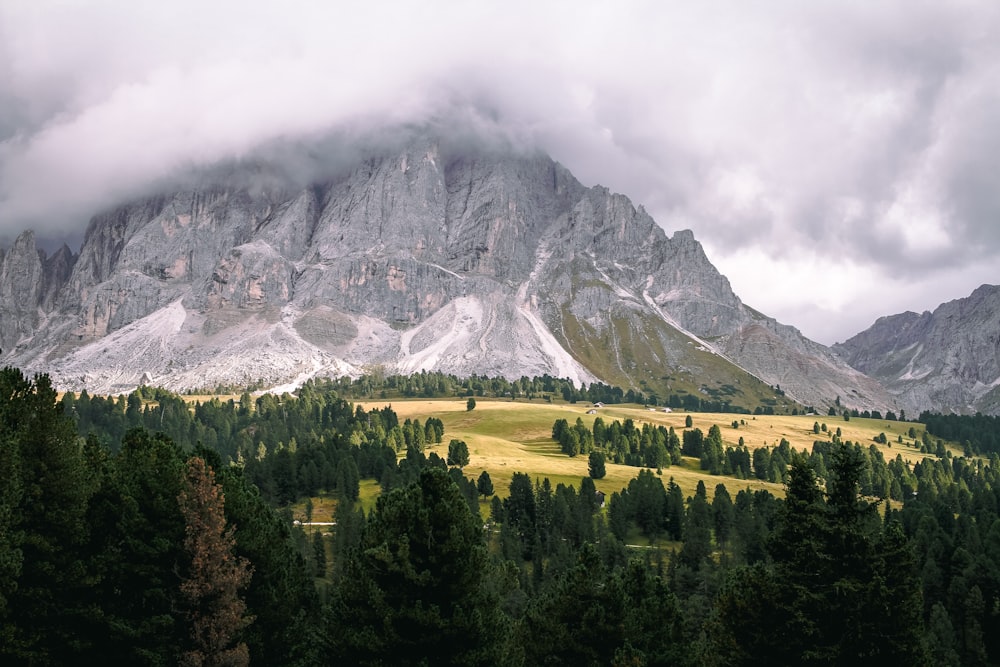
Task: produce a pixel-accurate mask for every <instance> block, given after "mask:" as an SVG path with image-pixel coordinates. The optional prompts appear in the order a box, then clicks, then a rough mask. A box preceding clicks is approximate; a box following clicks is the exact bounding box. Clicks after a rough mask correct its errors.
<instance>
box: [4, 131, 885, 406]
mask: <svg viewBox="0 0 1000 667" xmlns="http://www.w3.org/2000/svg"><path fill="white" fill-rule="evenodd" d="M442 145H444V149H442ZM29 241H31V242H29ZM18 243H20V245H18ZM18 243H15V246H16V250H15V248H14V247H12V248H11V250H9V251H8V252H7V253H5V254H4V255H2V256H0V270H2V271H3V273H0V276H3V277H2V279H0V289H6V290H7V291H6V292H0V294H7V295H8V296H9V298H5V299H3V300H2V303H0V309H6V310H0V312H2V313H4V314H6V313H7V312H10V313H11V314H12V315H15V316H16V317H12V318H10V319H9V320H8V318H7V317H4V318H3V320H2V321H0V342H2V343H3V345H2V346H0V347H2V349H3V356H2V361H3V362H4V363H15V364H17V365H20V366H22V367H24V368H27V369H29V370H32V371H45V372H49V373H50V374H51V375H52V376H53V379H54V380H55V381H56V383H57V384H58V385H59V386H63V387H65V388H73V389H80V388H83V387H87V388H88V389H89V390H90V391H120V390H126V389H128V388H130V387H131V386H134V385H136V384H138V383H139V382H140V381H141V379H142V378H143V377H151V378H152V379H153V380H154V381H156V382H159V383H163V384H165V385H166V386H168V387H169V388H173V389H185V388H196V387H206V386H211V385H214V384H237V385H239V384H242V385H249V384H258V383H263V384H264V385H265V386H284V385H289V383H292V384H294V382H296V381H301V379H303V378H306V377H310V376H311V375H315V374H335V373H337V374H339V373H360V372H363V371H364V370H365V369H366V368H376V367H381V368H386V369H390V370H393V369H394V370H399V371H400V372H407V371H415V370H421V369H424V370H443V371H446V372H454V373H455V374H458V375H463V374H464V375H468V374H471V373H476V374H493V375H505V376H513V377H519V376H521V375H533V374H536V375H542V374H546V373H548V374H552V375H558V376H560V377H569V378H570V379H573V380H574V381H575V382H577V383H582V382H593V381H596V380H598V379H600V380H603V381H606V382H609V383H613V384H620V385H623V386H631V387H635V388H642V389H644V390H645V391H647V392H650V393H656V394H659V395H660V396H663V397H665V396H666V394H667V393H668V392H670V391H671V390H677V391H700V392H702V393H703V394H704V395H708V396H723V397H725V396H729V397H737V396H740V395H744V394H746V396H747V397H750V396H751V395H752V396H753V400H758V399H760V398H761V397H762V396H765V395H768V394H769V395H771V396H773V395H774V392H773V391H771V390H770V388H769V385H779V384H780V385H781V387H782V389H783V390H784V392H785V393H787V395H788V397H789V398H792V399H795V400H798V401H800V402H801V403H803V404H807V405H816V406H825V405H828V404H830V403H831V402H832V401H833V399H834V397H835V396H841V400H842V401H844V402H845V404H846V405H857V406H858V407H861V408H876V409H883V410H884V409H889V408H891V407H893V401H894V399H893V397H892V396H890V395H889V394H888V393H886V392H885V391H884V390H883V389H882V388H881V387H880V386H879V385H878V384H877V383H876V382H874V381H872V380H870V379H869V378H867V377H865V376H864V375H862V374H861V373H858V372H857V371H856V370H854V369H852V368H850V367H849V366H847V365H846V364H844V363H843V362H841V361H840V360H839V359H838V358H837V357H836V356H835V355H833V354H832V353H831V352H830V351H829V350H828V349H827V348H825V347H823V346H821V345H819V344H818V343H814V342H812V341H809V340H808V339H806V338H805V337H803V336H802V335H801V333H800V332H798V330H796V329H794V327H790V326H787V325H783V324H780V323H778V322H777V321H775V320H773V319H772V318H768V317H766V316H763V315H762V314H760V313H759V312H757V311H755V310H753V309H750V308H748V307H746V306H745V305H744V304H743V303H742V302H741V301H740V299H739V297H737V296H736V295H735V293H734V292H733V291H732V288H731V286H730V284H729V281H728V280H727V279H726V278H725V276H723V275H722V274H720V273H719V272H718V270H716V269H715V267H714V266H712V264H711V262H710V261H709V260H708V258H707V256H706V255H705V253H704V250H703V248H702V247H701V244H700V243H698V241H697V240H696V239H695V238H694V235H693V233H691V232H690V231H689V230H681V231H677V232H675V233H674V234H673V236H668V235H667V234H666V233H665V232H664V230H663V229H662V228H661V227H660V226H659V225H657V224H656V222H655V221H654V220H653V219H652V218H651V217H650V216H649V215H648V213H646V211H645V210H644V209H643V208H642V207H641V206H639V207H635V206H634V205H633V204H632V202H631V201H630V200H629V199H628V198H627V197H625V196H624V195H620V194H615V193H611V192H610V191H609V190H607V189H606V188H603V187H600V186H595V187H592V188H588V187H585V186H583V185H582V184H580V183H579V181H577V180H576V179H575V178H574V177H573V175H572V174H571V173H570V172H569V171H568V170H566V169H565V167H563V166H562V165H559V164H558V163H556V162H554V161H553V160H551V158H548V157H547V156H545V155H542V154H539V153H533V154H525V153H503V152H501V151H496V150H493V151H476V150H471V149H469V148H468V147H464V148H463V149H461V150H458V149H456V148H455V147H454V146H452V147H448V146H447V145H446V144H442V143H440V142H437V141H435V140H433V139H429V138H420V139H417V140H415V141H413V142H411V143H410V144H408V145H406V146H405V147H404V148H402V149H398V150H395V151H385V152H383V153H381V154H378V155H374V156H371V157H369V158H367V159H365V160H362V161H360V162H359V163H358V164H356V165H355V167H354V168H353V169H352V170H347V169H345V170H344V171H343V172H342V173H341V174H340V175H338V176H337V177H335V178H332V179H330V180H327V181H321V182H320V181H317V182H313V183H309V184H308V185H306V186H301V185H300V186H298V187H289V186H287V185H281V186H274V185H271V186H268V187H256V186H253V185H250V186H246V185H243V186H239V187H227V186H225V185H218V184H215V185H206V186H202V187H200V188H195V189H188V190H179V191H176V192H172V193H165V194H160V195H156V196H153V197H148V198H145V199H140V200H137V201H135V202H132V203H130V204H127V205H123V206H120V207H118V208H116V209H113V210H111V211H108V212H107V213H104V214H101V215H98V216H95V217H94V218H93V219H92V220H91V222H90V224H89V225H88V229H87V233H86V235H85V240H84V243H83V245H82V247H81V250H80V253H79V255H78V256H76V257H75V260H74V261H72V262H70V261H69V259H67V258H66V257H65V255H63V256H62V257H63V259H62V260H60V261H61V264H60V266H63V268H62V269H61V270H62V273H60V272H59V271H58V270H57V267H56V266H55V264H53V266H52V267H50V268H49V269H46V268H44V267H43V261H42V258H43V257H44V255H39V253H38V251H37V250H32V247H31V246H32V245H33V240H32V238H31V237H25V238H24V239H23V240H21V238H20V237H19V240H18ZM32 252H34V254H32ZM32 257H35V260H32ZM40 267H41V268H40ZM25 271H27V273H25ZM46 272H48V273H46ZM43 273H44V274H45V276H48V277H45V276H43V275H42V274H43ZM24 275H30V276H32V277H31V278H30V279H29V280H28V282H29V283H30V289H27V288H25V289H22V287H23V286H22V287H18V285H20V283H18V282H17V280H18V276H24ZM46 281H47V282H46ZM22 282H23V281H22ZM4 286H6V287H4ZM53 286H55V287H54V288H53ZM15 294H16V295H17V296H16V297H15ZM137 350H142V351H143V352H142V354H139V355H138V356H137V355H136V354H133V353H134V352H135V351H137ZM199 382H200V384H198V383H199ZM758 383H760V384H762V385H763V388H761V387H756V384H758ZM751 386H754V387H755V388H753V389H751Z"/></svg>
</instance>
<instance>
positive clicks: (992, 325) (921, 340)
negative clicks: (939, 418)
mask: <svg viewBox="0 0 1000 667" xmlns="http://www.w3.org/2000/svg"><path fill="white" fill-rule="evenodd" d="M834 350H835V351H836V352H837V353H838V354H840V355H841V356H842V357H843V358H844V359H845V360H846V361H847V362H848V363H849V364H851V366H853V367H854V368H856V369H858V370H859V371H861V372H863V373H866V374H868V375H870V376H872V377H874V378H877V379H879V380H881V381H882V383H883V384H884V385H885V386H886V387H887V388H888V389H889V390H890V391H891V392H893V393H894V394H896V395H897V396H899V398H900V401H901V402H902V403H903V404H904V405H905V406H906V409H907V411H910V410H912V411H913V412H912V414H916V413H917V412H918V411H920V410H925V409H932V410H944V411H955V412H973V413H974V412H977V411H982V412H986V413H997V412H998V408H1000V400H998V399H1000V393H998V387H1000V287H998V286H996V285H982V286H981V287H979V288H977V289H976V290H975V291H974V292H972V294H971V295H969V296H968V297H966V298H964V299H957V300H955V301H949V302H948V303H944V304H941V305H940V306H938V308H937V309H935V310H934V312H933V313H930V312H924V313H922V314H920V315H918V314H916V313H912V312H906V313H901V314H899V315H892V316H889V317H882V318H880V319H879V320H877V321H876V322H875V324H873V325H872V326H871V327H870V328H868V329H867V330H865V331H863V332H861V333H859V334H858V335H856V336H854V337H853V338H851V339H849V340H847V341H845V342H843V343H838V344H837V345H835V346H834Z"/></svg>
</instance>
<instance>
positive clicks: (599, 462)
mask: <svg viewBox="0 0 1000 667" xmlns="http://www.w3.org/2000/svg"><path fill="white" fill-rule="evenodd" d="M587 471H588V474H589V475H590V476H591V478H593V479H604V476H605V475H607V474H608V471H607V468H606V466H605V465H604V452H600V451H597V450H594V451H592V452H591V453H590V458H589V460H588V462H587Z"/></svg>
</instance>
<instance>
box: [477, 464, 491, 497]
mask: <svg viewBox="0 0 1000 667" xmlns="http://www.w3.org/2000/svg"><path fill="white" fill-rule="evenodd" d="M476 490H477V491H478V492H479V495H481V496H482V497H484V498H489V497H490V496H492V495H493V480H492V479H490V474H489V473H488V472H486V471H485V470H484V471H483V472H481V473H480V474H479V479H478V480H477V481H476Z"/></svg>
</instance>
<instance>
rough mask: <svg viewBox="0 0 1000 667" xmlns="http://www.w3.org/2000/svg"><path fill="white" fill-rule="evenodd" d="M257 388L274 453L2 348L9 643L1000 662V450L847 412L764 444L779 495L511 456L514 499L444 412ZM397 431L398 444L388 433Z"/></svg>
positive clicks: (545, 660)
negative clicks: (33, 364) (294, 516)
mask: <svg viewBox="0 0 1000 667" xmlns="http://www.w3.org/2000/svg"><path fill="white" fill-rule="evenodd" d="M304 399H305V400H307V402H308V405H309V409H308V410H305V409H304V407H303V405H302V404H299V401H301V400H304ZM241 403H242V402H241ZM222 405H225V403H223V404H222ZM127 407H128V406H127V399H126V409H127ZM220 409H221V408H220ZM233 409H235V410H236V411H237V412H238V411H239V410H240V409H242V406H236V405H234V406H233ZM228 410H229V408H225V409H224V410H223V411H224V412H226V413H228ZM258 410H261V411H263V413H264V415H261V416H260V421H259V422H254V421H252V420H250V416H249V415H243V417H241V418H245V419H248V420H250V421H247V422H246V423H247V425H246V426H244V427H243V428H246V429H251V431H252V432H251V434H249V435H250V436H251V437H250V442H251V443H253V442H255V441H256V442H257V443H258V444H259V443H264V447H265V450H266V451H265V453H264V454H263V455H262V456H261V457H260V460H259V461H258V460H256V458H254V461H255V462H251V460H250V459H248V458H246V457H244V460H243V462H242V464H241V463H240V457H239V454H240V452H241V451H243V450H241V449H237V450H236V451H235V452H234V453H235V456H229V457H228V458H225V459H224V458H223V456H222V454H221V453H220V452H218V451H215V450H213V449H211V448H208V447H206V446H204V444H202V445H201V446H199V445H198V444H193V445H181V444H178V443H177V442H174V441H173V440H172V438H171V437H170V436H169V435H167V434H166V433H164V432H154V431H153V430H151V429H149V428H146V427H139V428H130V429H128V430H126V431H125V433H124V434H123V436H122V437H121V439H120V440H119V441H118V442H117V443H114V444H113V445H111V444H108V443H107V439H108V435H107V434H103V433H99V432H97V431H95V430H92V431H91V432H90V433H89V437H86V436H83V435H81V434H80V433H79V431H78V428H79V425H80V421H79V415H76V416H74V415H71V414H68V413H67V403H66V402H65V401H56V395H55V392H54V391H53V390H52V387H51V385H50V384H49V382H48V379H47V378H46V377H45V376H38V377H36V378H34V379H28V378H25V377H24V376H23V375H22V374H21V373H20V372H19V371H16V370H14V369H4V370H3V371H0V427H2V428H0V473H2V474H3V479H4V480H5V481H6V482H7V483H5V484H4V485H3V486H2V487H0V541H2V543H0V640H2V641H0V655H2V659H3V660H4V662H5V663H7V664H41V665H44V664H63V663H66V662H70V661H72V662H96V661H97V660H105V661H108V660H110V661H112V662H122V663H124V662H129V663H141V664H175V663H181V664H247V663H248V662H250V663H253V664H275V665H282V664H295V665H320V664H358V665H379V664H412V665H420V664H426V665H430V664H470V665H476V664H499V665H535V664H557V665H558V664H566V665H569V664H574V665H578V664H585V665H609V664H610V665H615V664H618V665H625V664H636V665H667V664H669V665H702V664H716V665H750V664H808V665H830V664H843V663H847V662H852V663H862V664H875V663H876V662H877V663H879V664H903V663H904V662H905V663H908V664H935V665H937V664H942V665H957V664H969V665H976V664H991V663H994V662H996V661H997V660H1000V632H997V630H1000V627H998V626H1000V618H998V614H997V613H996V612H995V610H996V609H997V608H1000V567H998V566H997V563H1000V550H998V549H1000V546H998V545H1000V517H998V509H1000V476H998V472H997V471H998V468H997V463H998V462H1000V459H998V458H997V457H996V456H995V455H994V456H991V457H990V458H981V457H980V458H975V459H972V458H967V457H955V456H952V455H951V454H950V453H949V452H947V451H945V452H944V453H943V455H942V456H940V457H930V456H928V457H925V458H924V459H923V460H922V461H921V462H920V463H917V464H913V465H910V464H907V463H906V462H905V461H904V460H903V459H902V458H901V457H898V456H897V457H896V458H894V459H892V460H890V461H886V460H885V459H884V458H882V457H881V453H880V450H878V449H877V448H875V447H865V446H862V445H860V444H853V443H849V442H843V441H840V439H839V438H836V437H834V438H832V439H831V440H829V441H826V440H817V442H816V443H815V444H814V446H813V448H812V451H811V452H808V453H806V452H798V451H794V450H791V448H790V447H787V445H785V446H784V447H782V446H779V447H776V448H772V449H770V450H768V457H769V460H768V461H767V462H766V463H765V462H764V461H763V460H762V461H761V462H760V466H759V470H758V466H755V465H754V463H755V461H754V459H755V458H756V456H757V455H756V452H757V451H760V450H754V453H753V454H752V455H751V463H750V472H751V474H753V475H754V476H757V475H758V474H765V475H766V474H768V471H770V470H773V469H774V468H775V466H779V467H780V466H783V467H784V469H783V470H782V471H781V474H782V477H783V478H784V479H785V484H786V496H785V498H783V499H782V498H777V497H775V496H774V495H773V494H771V493H768V492H767V491H763V490H758V491H750V490H748V489H741V490H738V491H736V492H735V493H734V494H733V493H731V492H730V488H732V489H738V488H739V481H738V480H726V481H727V482H728V484H729V485H730V486H729V487H728V488H727V485H726V484H722V483H719V484H716V485H715V487H714V489H710V488H708V487H706V486H705V484H704V483H702V484H699V485H698V487H697V488H696V489H695V491H694V493H693V494H692V495H690V496H689V497H686V498H685V497H684V494H683V492H682V491H681V489H680V487H679V486H678V485H677V484H676V483H675V482H674V480H672V479H670V478H669V477H666V476H665V475H660V474H657V472H656V471H655V469H653V468H642V469H640V470H638V471H637V476H636V477H635V478H634V479H633V480H631V481H630V482H629V484H628V485H627V486H626V487H624V488H623V489H621V490H620V491H618V492H615V493H612V494H611V496H610V497H609V498H606V501H607V502H606V506H605V507H603V508H602V507H601V501H602V496H601V495H600V494H598V493H597V491H596V488H595V486H594V482H593V479H591V478H589V477H587V478H583V479H581V480H580V482H579V484H578V485H571V484H566V483H564V482H563V483H558V484H552V483H550V482H549V480H544V479H543V480H537V479H531V478H530V477H529V476H528V475H525V474H523V473H515V474H514V475H513V476H512V479H511V482H510V484H509V487H508V488H507V489H506V497H504V498H499V497H497V496H495V495H493V493H492V491H493V489H492V484H491V483H489V484H487V482H489V479H488V477H486V478H484V477H483V476H482V475H480V477H479V479H473V478H471V477H466V476H465V475H464V473H463V470H462V468H461V467H460V466H459V465H451V466H449V465H448V462H447V460H445V459H442V458H441V457H440V456H438V455H437V454H436V453H433V452H432V453H430V454H428V453H427V452H426V451H425V450H424V449H423V448H422V447H421V444H420V441H421V439H422V441H423V443H425V444H426V442H427V437H428V434H430V435H431V437H432V438H433V437H435V436H436V434H437V429H436V425H433V424H432V425H431V426H430V428H429V427H428V423H427V421H424V422H423V423H420V424H419V425H418V422H417V420H412V421H410V424H409V427H408V428H404V426H406V424H405V422H404V423H403V424H400V423H399V421H398V419H396V417H395V414H394V413H392V411H391V410H387V411H386V410H382V411H372V412H365V411H364V410H358V409H356V408H354V407H353V406H351V405H350V404H349V403H346V402H344V403H341V402H340V399H339V397H338V398H334V397H333V396H332V395H331V394H324V393H323V392H314V393H313V394H310V392H309V391H306V392H305V395H303V396H300V397H298V398H291V397H289V398H284V399H276V400H275V401H274V403H272V402H271V400H270V399H267V400H265V401H263V402H261V404H260V405H259V406H258V405H256V402H255V406H254V407H253V408H252V409H251V410H250V411H251V412H256V411H258ZM282 410H283V413H282ZM144 411H145V409H144V408H143V412H144ZM190 411H191V412H192V413H196V412H197V408H193V409H192V410H190ZM275 411H277V412H276V413H275ZM151 414H153V415H155V412H151ZM276 414H283V417H284V419H285V420H286V423H285V426H284V428H285V429H286V430H285V431H282V430H281V427H280V419H279V418H278V417H277V416H276ZM265 415H266V416H267V417H266V418H265ZM296 415H298V416H296ZM168 416H169V414H168V413H163V417H164V421H166V418H167V417H168ZM307 416H309V417H308V418H307ZM396 428H399V429H400V430H399V432H398V434H397V436H396V438H397V442H398V438H399V437H401V438H402V444H401V445H399V447H400V451H399V452H398V453H397V451H396V445H389V444H387V443H388V440H389V436H388V434H389V433H391V432H393V430H394V429H396ZM608 428H610V426H609V427H608ZM621 428H622V429H624V424H622V425H621ZM688 430H690V431H693V430H694V429H688ZM188 432H189V431H188ZM265 432H266V433H268V434H269V435H268V436H266V437H268V438H271V437H279V435H278V434H281V435H280V437H282V438H283V440H281V442H283V443H284V446H283V447H280V448H279V447H277V442H278V440H264V439H263V436H262V434H263V433H265ZM312 432H314V433H312ZM407 432H408V433H409V436H407V435H406V433H407ZM383 434H384V435H383ZM400 434H401V435H400ZM418 434H420V435H418ZM442 435H445V434H442ZM668 435H669V431H668ZM831 435H833V434H831ZM314 436H315V437H314ZM709 436H711V431H710V434H709ZM709 436H706V437H705V438H704V439H703V442H702V447H703V452H702V453H704V447H705V442H704V441H705V440H708V439H709ZM629 437H630V438H631V435H630V436H629ZM651 437H652V436H651ZM258 438H260V439H259V440H258ZM293 439H294V440H295V442H296V445H295V446H294V447H293V446H292V445H291V442H292V440H293ZM680 439H681V446H682V447H683V438H682V437H681V438H680ZM640 441H641V429H640ZM689 445H691V446H694V445H695V443H694V441H693V440H692V442H690V443H689ZM366 448H367V449H366ZM449 449H452V448H451V447H449ZM732 449H733V450H734V451H735V450H737V449H739V448H732ZM362 451H370V452H371V453H372V455H371V456H369V455H368V454H365V455H363V454H362ZM280 452H286V454H280ZM305 452H310V453H309V454H308V455H307V454H305ZM320 454H322V457H320V456H319V455H320ZM389 454H391V455H392V456H391V459H390V457H389ZM451 454H453V455H454V456H453V461H455V460H457V459H460V458H461V447H460V446H459V445H457V444H456V445H455V446H454V452H451ZM328 455H329V456H328ZM299 456H302V458H301V459H300V458H298V457H299ZM741 456H742V455H741ZM272 457H275V458H274V459H273V460H272ZM310 457H312V458H310ZM338 457H340V458H338ZM279 460H280V461H281V463H278V461H279ZM348 460H349V461H351V462H353V463H354V465H355V466H356V467H357V469H358V475H359V477H364V478H368V476H369V475H372V476H374V475H375V474H376V471H380V472H379V474H380V475H381V483H382V487H383V492H382V494H381V495H380V496H379V498H378V500H377V501H376V503H375V506H374V508H373V509H372V510H371V512H369V513H365V512H363V511H362V510H361V509H360V506H359V504H358V503H356V502H353V501H352V499H351V497H350V492H349V488H347V487H349V484H348V483H347V480H346V478H345V477H343V476H342V475H341V473H340V470H341V468H342V466H343V465H348V466H349V464H346V461H348ZM698 460H699V461H701V459H700V458H699V459H698ZM776 462H777V463H776ZM310 463H314V464H315V468H316V469H317V470H320V471H322V470H323V469H324V468H327V466H326V464H327V463H329V467H328V471H329V470H332V471H333V474H332V475H327V476H324V475H320V477H319V480H320V481H319V482H316V483H317V484H318V485H319V490H321V491H332V492H334V493H335V495H337V496H338V497H339V498H340V501H339V502H338V504H337V509H336V517H335V520H336V524H337V525H336V526H335V527H333V528H332V530H331V531H330V532H331V534H329V535H324V534H323V533H322V532H316V533H314V534H313V535H312V536H311V537H312V539H311V540H310V539H307V537H306V534H305V533H304V531H303V530H302V529H301V528H299V527H294V526H292V523H291V521H290V517H289V516H288V515H287V514H286V513H284V512H285V510H284V509H282V507H283V506H285V501H286V500H287V498H288V497H290V496H295V497H296V498H295V499H300V498H301V497H302V496H303V495H307V494H308V493H309V489H308V488H306V487H304V486H295V487H294V488H293V487H292V486H289V487H287V490H286V491H285V492H284V493H285V494H286V495H285V496H282V495H281V493H280V492H278V491H277V489H278V488H280V487H281V485H280V484H279V483H278V480H279V479H282V475H289V476H290V475H291V474H292V473H289V472H288V470H289V469H291V470H295V473H294V474H295V475H296V477H295V479H296V480H300V479H301V478H300V477H298V475H299V473H300V472H301V471H302V470H309V469H310V465H309V464H310ZM321 464H322V465H321ZM254 466H259V467H260V468H261V469H263V468H264V467H265V466H272V467H273V466H277V468H278V469H280V470H282V471H284V472H278V473H277V476H276V470H275V469H272V470H271V471H270V475H269V476H268V475H263V473H261V472H260V471H254V469H253V468H254ZM740 470H741V473H740V474H745V468H743V467H741V468H740ZM255 475H263V476H262V477H259V478H256V477H253V476H255ZM305 477H306V479H316V477H315V476H313V475H312V473H311V472H307V473H306V475H305ZM254 479H257V480H258V481H260V482H261V484H263V485H264V487H266V486H267V485H268V484H269V483H270V484H273V485H274V489H273V490H270V491H266V492H265V490H264V489H262V488H260V487H258V485H257V482H256V481H253V480H254ZM268 479H270V480H271V481H270V482H268ZM721 481H722V478H720V482H721ZM341 482H343V488H341V487H338V484H340V483H341ZM299 483H301V482H300V481H297V482H296V484H299ZM733 485H735V486H733ZM897 486H898V489H897V490H894V487H897ZM895 496H898V498H897V499H894V497H895ZM482 498H489V499H490V501H489V503H488V507H489V510H488V512H485V511H481V510H480V500H481V499H482Z"/></svg>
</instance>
